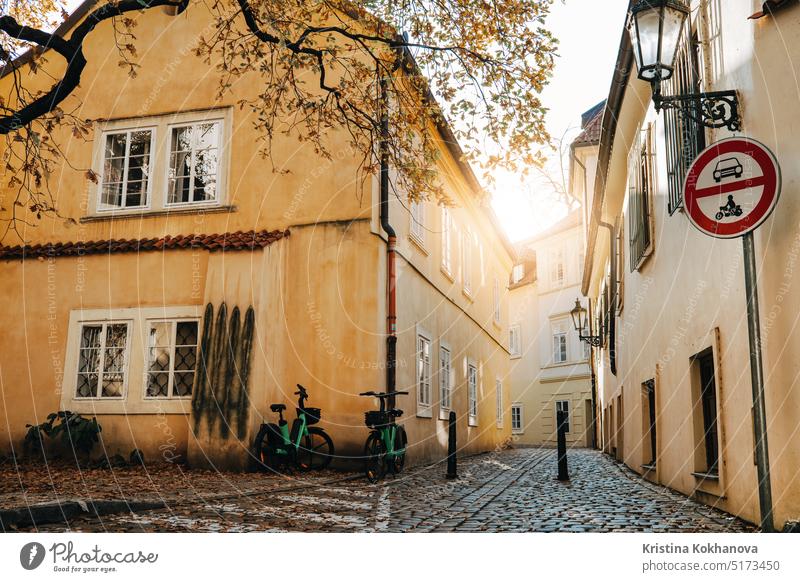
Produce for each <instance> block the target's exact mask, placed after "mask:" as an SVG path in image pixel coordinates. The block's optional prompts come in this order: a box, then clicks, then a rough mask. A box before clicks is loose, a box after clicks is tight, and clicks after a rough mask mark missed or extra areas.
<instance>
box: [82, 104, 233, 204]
mask: <svg viewBox="0 0 800 582" xmlns="http://www.w3.org/2000/svg"><path fill="white" fill-rule="evenodd" d="M232 120H233V113H232V109H231V108H219V109H212V110H206V111H192V112H189V113H170V114H165V115H155V116H150V117H140V118H128V119H118V120H113V121H106V122H98V124H97V125H98V132H100V135H101V138H100V139H97V140H95V147H94V153H93V161H92V168H94V170H95V171H96V173H97V174H98V177H99V179H98V185H97V194H96V197H95V198H93V202H92V205H91V208H90V209H89V210H90V212H91V213H95V214H96V215H102V214H104V213H111V212H113V214H115V215H118V214H125V213H131V214H136V213H141V212H143V211H148V212H160V211H162V212H167V211H169V210H171V209H174V208H184V207H195V206H197V207H200V206H202V207H213V206H219V205H220V204H221V203H222V202H223V200H224V198H225V189H226V185H227V179H226V176H227V168H228V160H229V158H230V151H229V149H230V148H229V147H227V143H226V139H228V136H229V134H230V132H231V127H232V124H233V121H232Z"/></svg>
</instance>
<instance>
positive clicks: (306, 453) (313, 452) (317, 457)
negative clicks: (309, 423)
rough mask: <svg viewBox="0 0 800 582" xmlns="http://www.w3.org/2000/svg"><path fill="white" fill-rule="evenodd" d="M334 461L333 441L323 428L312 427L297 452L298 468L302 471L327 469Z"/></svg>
mask: <svg viewBox="0 0 800 582" xmlns="http://www.w3.org/2000/svg"><path fill="white" fill-rule="evenodd" d="M332 460H333V440H331V437H330V436H328V433H326V432H325V431H324V430H322V429H321V428H317V427H315V426H314V427H311V428H309V429H308V434H307V435H306V436H304V437H303V440H302V441H301V442H300V448H299V449H298V450H297V467H298V468H299V469H300V470H301V471H316V470H319V469H325V468H326V467H327V466H328V465H330V464H331V461H332Z"/></svg>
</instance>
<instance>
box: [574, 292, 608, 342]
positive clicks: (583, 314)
mask: <svg viewBox="0 0 800 582" xmlns="http://www.w3.org/2000/svg"><path fill="white" fill-rule="evenodd" d="M569 314H570V315H571V316H572V325H574V326H575V331H577V332H578V338H579V339H580V340H581V341H582V342H586V343H588V344H589V345H590V346H592V347H595V348H599V347H600V346H601V345H602V344H603V338H602V337H601V336H599V335H590V333H591V332H590V330H589V312H588V311H586V308H585V307H584V306H583V305H581V300H580V299H576V300H575V307H574V308H573V309H572V311H570V312H569ZM583 330H586V332H587V334H586V335H584V333H583Z"/></svg>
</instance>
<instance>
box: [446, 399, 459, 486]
mask: <svg viewBox="0 0 800 582" xmlns="http://www.w3.org/2000/svg"><path fill="white" fill-rule="evenodd" d="M448 423H449V425H450V426H449V428H450V431H449V434H448V438H447V478H448V479H455V478H457V477H458V470H457V466H456V465H457V459H456V413H455V412H454V411H452V410H451V411H450V416H449V417H448Z"/></svg>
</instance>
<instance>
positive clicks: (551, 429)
mask: <svg viewBox="0 0 800 582" xmlns="http://www.w3.org/2000/svg"><path fill="white" fill-rule="evenodd" d="M582 241H583V226H582V225H581V224H580V223H579V224H577V225H576V226H573V227H571V228H568V229H565V230H563V231H561V232H558V233H554V234H553V235H551V236H548V237H544V238H542V239H537V240H536V241H535V242H534V243H531V244H530V245H526V246H528V247H529V248H531V249H532V250H534V251H535V252H536V257H537V261H536V262H537V281H536V283H533V284H529V285H524V286H521V287H517V288H515V289H512V290H511V292H510V295H511V298H510V304H509V306H510V313H511V316H510V322H509V323H510V325H513V324H519V326H520V336H521V346H520V347H521V352H522V353H521V356H520V357H518V358H512V360H511V378H512V400H513V402H515V403H517V402H518V403H521V404H522V405H523V432H522V433H520V434H517V435H515V440H516V442H519V443H521V444H527V445H554V444H555V442H556V440H555V436H556V435H555V421H554V418H555V402H556V401H557V400H569V401H570V432H569V433H568V434H567V442H568V443H569V444H571V445H574V446H586V445H587V444H591V440H590V439H589V440H587V424H590V423H587V418H586V414H585V412H586V409H585V401H586V400H589V401H591V383H590V378H591V373H590V370H589V367H588V365H587V360H586V359H585V358H584V357H583V349H584V348H583V343H582V342H581V341H580V340H579V339H578V334H577V332H576V331H575V330H574V328H573V325H572V319H571V317H570V314H569V312H570V310H571V309H572V308H573V307H574V306H575V299H576V298H577V297H579V296H580V280H581V276H580V275H581V263H580V261H579V254H580V252H581V250H582V248H583V244H582ZM555 249H562V250H563V253H564V255H563V256H564V261H565V279H564V284H563V286H555V285H553V283H552V282H551V280H550V267H551V265H550V253H551V251H553V250H555ZM554 318H555V319H564V318H566V321H567V323H568V334H567V344H568V361H567V362H566V363H564V364H554V363H553V339H552V327H551V322H552V321H553V319H554ZM589 420H590V419H589Z"/></svg>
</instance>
